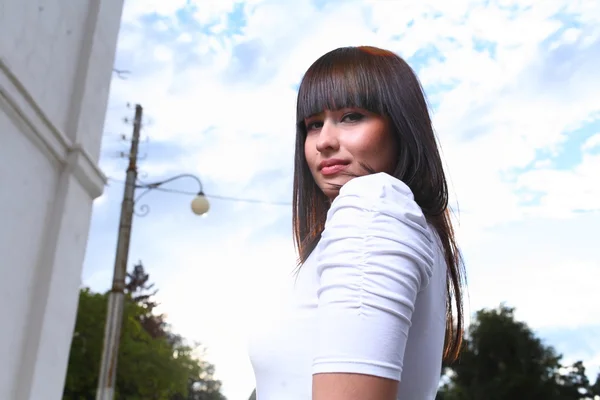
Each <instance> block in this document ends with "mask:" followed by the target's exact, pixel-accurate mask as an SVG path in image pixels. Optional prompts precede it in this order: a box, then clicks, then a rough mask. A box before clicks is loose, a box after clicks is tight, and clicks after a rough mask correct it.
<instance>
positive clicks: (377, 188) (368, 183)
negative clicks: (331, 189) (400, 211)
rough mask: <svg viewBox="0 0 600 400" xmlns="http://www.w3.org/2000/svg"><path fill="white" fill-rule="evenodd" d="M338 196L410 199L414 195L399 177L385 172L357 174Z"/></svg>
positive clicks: (412, 199) (412, 198)
mask: <svg viewBox="0 0 600 400" xmlns="http://www.w3.org/2000/svg"><path fill="white" fill-rule="evenodd" d="M339 195H340V196H348V195H354V196H361V197H363V198H369V199H386V198H387V199H390V200H394V199H395V200H411V201H414V196H413V193H412V191H411V190H410V188H409V187H408V186H407V185H406V184H405V183H404V182H402V181H401V180H400V179H398V178H395V177H393V176H391V175H389V174H386V173H385V172H379V173H376V174H369V175H365V176H359V177H357V178H354V179H352V180H350V181H349V182H348V183H346V184H345V185H344V186H342V188H341V189H340V194H339Z"/></svg>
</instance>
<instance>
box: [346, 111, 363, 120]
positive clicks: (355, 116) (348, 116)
mask: <svg viewBox="0 0 600 400" xmlns="http://www.w3.org/2000/svg"><path fill="white" fill-rule="evenodd" d="M364 117H365V116H364V115H363V114H361V113H358V112H351V113H347V114H344V116H343V117H342V122H359V121H360V120H362V119H363V118H364Z"/></svg>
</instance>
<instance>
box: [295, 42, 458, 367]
mask: <svg viewBox="0 0 600 400" xmlns="http://www.w3.org/2000/svg"><path fill="white" fill-rule="evenodd" d="M346 107H348V108H351V107H357V108H362V109H365V110H368V111H370V112H373V113H376V114H378V115H382V116H386V117H387V118H389V121H390V126H391V128H392V132H393V134H394V135H395V139H396V143H397V146H398V149H397V154H398V161H397V164H396V167H395V169H394V172H393V175H394V176H395V177H396V178H398V179H400V180H401V181H402V182H404V183H405V184H406V185H407V186H408V187H409V188H410V189H411V190H412V192H413V195H414V198H415V201H416V202H417V204H418V205H419V206H420V207H421V209H422V210H423V214H424V215H425V217H426V218H427V221H428V222H429V223H430V224H431V225H432V226H433V227H434V229H435V230H436V232H437V234H438V236H439V238H440V240H441V243H442V245H443V250H444V254H445V259H446V264H447V275H448V280H447V302H446V303H447V307H446V342H445V348H444V359H445V361H446V362H448V361H453V360H455V359H456V358H457V357H458V354H459V351H460V347H461V343H462V338H463V334H464V316H463V305H462V304H463V287H464V285H463V284H464V277H465V272H464V265H463V262H462V257H461V253H460V250H459V248H458V246H457V243H456V240H455V236H454V230H453V227H452V220H451V216H450V209H449V207H448V185H447V182H446V176H445V173H444V169H443V165H442V160H441V157H440V153H439V151H438V145H437V142H436V137H435V134H434V131H433V127H432V124H431V117H430V115H429V109H428V106H427V102H426V100H425V96H424V94H423V89H422V87H421V84H420V82H419V80H418V78H417V76H416V74H415V73H414V71H413V70H412V68H411V67H410V66H409V65H408V64H407V63H406V62H405V61H404V60H403V59H402V58H400V57H399V56H397V55H396V54H394V53H392V52H390V51H387V50H383V49H379V48H375V47H344V48H339V49H336V50H333V51H331V52H329V53H327V54H325V55H323V56H322V57H321V58H319V59H318V60H317V61H315V62H314V63H313V64H312V65H311V67H310V68H309V69H308V71H307V72H306V74H305V75H304V77H303V79H302V82H301V84H300V88H299V91H298V101H297V108H296V155H295V161H294V163H295V164H294V193H293V196H294V199H293V220H292V223H293V228H294V241H295V244H296V248H297V250H298V254H299V265H300V266H301V265H302V264H303V263H304V262H305V261H306V259H307V258H308V256H309V255H310V253H311V252H312V251H313V250H314V248H315V247H316V245H317V243H318V242H319V240H320V238H321V233H322V232H323V229H324V226H325V220H326V217H327V210H328V209H329V205H330V202H329V199H328V198H327V197H326V196H325V195H324V194H323V192H322V191H321V190H320V189H319V187H318V186H317V184H316V183H315V181H314V179H313V177H312V175H311V172H310V170H309V168H308V164H307V163H306V159H305V156H304V142H305V140H306V126H305V124H304V120H305V118H307V117H310V116H312V115H314V114H317V113H320V112H322V111H323V110H326V109H327V110H337V109H340V108H346Z"/></svg>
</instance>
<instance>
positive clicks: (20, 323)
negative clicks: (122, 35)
mask: <svg viewBox="0 0 600 400" xmlns="http://www.w3.org/2000/svg"><path fill="white" fill-rule="evenodd" d="M122 7H123V0H102V1H100V0H88V1H62V0H46V1H43V2H36V1H31V0H2V4H1V5H0V315H2V318H3V324H2V327H1V328H0V399H6V400H13V399H14V400H58V399H61V398H62V392H63V386H64V381H65V374H66V369H67V362H68V356H69V349H70V346H71V338H72V334H73V327H74V324H75V318H76V312H77V300H78V294H79V288H80V283H81V269H82V265H83V259H84V254H85V248H86V243H87V237H88V230H89V223H90V216H91V210H92V202H93V199H94V198H96V197H98V196H99V195H100V194H101V193H102V190H103V187H104V183H105V179H104V176H103V175H102V173H101V171H100V170H99V169H98V166H97V162H98V156H99V152H100V144H101V138H102V131H103V125H104V118H105V113H106V104H107V99H108V90H109V85H110V79H111V75H112V68H113V62H114V56H115V49H116V42H117V35H118V30H119V25H120V18H121V12H122Z"/></svg>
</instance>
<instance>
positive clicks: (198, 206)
mask: <svg viewBox="0 0 600 400" xmlns="http://www.w3.org/2000/svg"><path fill="white" fill-rule="evenodd" d="M181 178H191V179H193V180H195V181H196V183H197V184H198V194H197V195H196V197H195V198H194V200H192V204H191V206H192V212H193V213H194V214H196V215H203V214H206V213H207V212H208V210H209V208H210V204H209V203H208V200H207V199H206V196H205V195H204V191H203V188H202V182H201V181H200V178H198V177H197V176H196V175H192V174H179V175H175V176H173V177H171V178H168V179H165V180H162V181H157V182H149V183H142V184H136V185H135V187H136V189H145V190H144V191H143V192H142V193H140V194H139V195H138V196H137V197H136V198H135V200H134V207H135V204H136V203H137V202H138V200H140V199H141V198H142V197H144V196H145V195H146V194H147V193H149V192H151V191H152V190H154V189H157V188H159V187H161V186H162V185H164V184H166V183H169V182H172V181H174V180H177V179H181ZM134 212H135V214H136V215H137V216H140V217H144V216H146V215H148V213H149V212H150V207H149V206H148V205H147V204H142V205H141V206H140V207H139V212H138V211H134Z"/></svg>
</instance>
